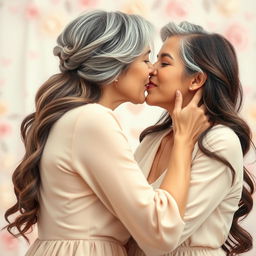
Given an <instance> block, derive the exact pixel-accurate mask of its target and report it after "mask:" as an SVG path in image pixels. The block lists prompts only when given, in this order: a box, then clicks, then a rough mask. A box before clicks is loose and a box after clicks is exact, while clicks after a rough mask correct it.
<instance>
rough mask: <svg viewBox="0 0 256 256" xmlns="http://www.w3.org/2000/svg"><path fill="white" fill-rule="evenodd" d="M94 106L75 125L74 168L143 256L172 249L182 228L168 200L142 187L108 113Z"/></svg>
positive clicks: (161, 193)
mask: <svg viewBox="0 0 256 256" xmlns="http://www.w3.org/2000/svg"><path fill="white" fill-rule="evenodd" d="M96 106H97V105H94V104H92V106H87V107H86V108H85V109H84V110H83V112H82V113H81V114H80V115H79V118H78V119H77V121H76V126H75V131H74V136H73V143H72V152H73V156H72V162H73V167H74V169H75V170H76V171H77V172H78V173H79V174H80V176H81V177H82V178H83V179H84V180H85V181H86V182H87V183H88V185H89V186H90V187H91V188H92V189H93V191H94V192H95V194H96V195H97V196H98V198H99V199H100V200H101V201H102V203H103V204H104V205H105V206H106V208H107V209H108V210H109V211H110V212H111V213H112V214H114V215H115V216H117V218H119V219H120V221H121V222H122V223H123V224H124V226H125V227H126V228H127V230H128V231H129V232H130V234H131V235H132V236H133V237H134V239H135V240H136V241H137V243H138V244H139V246H140V247H141V248H142V249H143V250H144V251H145V252H146V253H148V255H154V256H156V255H161V254H163V253H165V252H168V251H170V250H172V249H173V248H175V247H176V246H177V244H178V241H179V240H180V236H181V234H182V231H183V228H184V222H183V220H182V218H181V217H180V214H179V210H178V206H177V204H176V202H175V200H174V198H173V197H172V196H171V195H170V194H169V193H168V192H167V191H165V190H161V189H156V190H154V189H153V188H152V187H151V186H150V185H149V184H148V182H147V180H146V178H145V177H144V175H143V173H142V171H141V170H140V169H139V167H138V165H137V163H136V161H135V160H134V157H133V153H132V151H131V149H130V147H129V144H128V141H127V138H126V137H125V135H124V133H123V131H122V129H121V127H120V125H119V123H118V121H117V119H116V118H115V116H114V113H113V111H111V110H108V109H107V108H104V107H102V106H101V107H100V106H97V107H96Z"/></svg>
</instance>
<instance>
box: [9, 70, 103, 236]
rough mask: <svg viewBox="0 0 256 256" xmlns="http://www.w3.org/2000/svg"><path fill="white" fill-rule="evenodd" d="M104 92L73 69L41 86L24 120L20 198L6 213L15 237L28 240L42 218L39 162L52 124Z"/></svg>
mask: <svg viewBox="0 0 256 256" xmlns="http://www.w3.org/2000/svg"><path fill="white" fill-rule="evenodd" d="M73 85H76V86H73ZM100 95H101V91H100V88H99V87H98V86H97V85H95V84H91V83H88V82H85V80H84V79H82V78H79V77H78V76H77V75H76V74H74V72H72V71H70V72H65V73H60V74H56V75H54V76H52V77H51V78H49V79H48V80H47V81H46V82H45V83H44V84H43V85H42V86H41V88H39V90H38V92H37V94H36V100H35V101H36V110H35V112H34V113H32V114H30V115H28V116H27V117H26V118H25V119H24V120H23V122H22V124H21V135H22V139H23V142H24V145H25V148H26V152H25V155H24V157H23V159H22V161H21V163H20V164H19V165H18V166H17V168H16V169H15V171H14V173H13V176H12V181H13V184H14V192H15V195H16V199H17V202H16V203H15V204H14V205H13V206H12V207H11V208H9V209H8V210H7V211H6V213H5V219H6V220H7V221H8V223H9V224H8V225H7V226H6V228H7V230H8V231H9V232H10V233H11V234H12V235H14V236H15V237H17V236H20V235H21V236H23V237H24V238H25V239H26V240H27V241H28V238H27V236H26V235H25V234H26V233H28V232H29V231H30V230H31V227H32V226H33V225H34V224H35V223H37V220H38V212H39V208H40V205H39V187H40V171H39V162H40V159H41V156H42V153H43V149H44V146H45V143H46V140H47V137H48V134H49V132H50V129H51V127H52V125H53V124H54V123H55V122H56V120H58V119H59V118H60V117H61V116H62V115H63V114H65V113H66V112H67V111H69V110H71V109H73V108H76V107H78V106H81V105H84V104H87V103H89V102H95V101H97V100H98V99H99V97H100ZM15 213H20V215H18V216H17V217H16V218H15V220H14V221H10V220H9V216H11V215H13V214H15ZM13 228H17V230H18V232H17V233H14V232H13Z"/></svg>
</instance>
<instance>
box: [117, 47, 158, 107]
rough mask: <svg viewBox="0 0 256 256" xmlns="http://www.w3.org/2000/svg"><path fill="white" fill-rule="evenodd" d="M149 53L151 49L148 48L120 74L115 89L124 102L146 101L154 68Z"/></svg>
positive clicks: (136, 102)
mask: <svg viewBox="0 0 256 256" xmlns="http://www.w3.org/2000/svg"><path fill="white" fill-rule="evenodd" d="M149 53H150V50H149V49H147V50H146V51H145V52H144V53H143V54H141V55H140V56H139V57H137V58H136V59H135V61H134V62H133V63H131V64H130V66H129V68H128V69H127V70H125V71H123V73H122V74H121V75H120V76H119V78H118V82H117V83H116V87H115V90H116V93H117V94H118V95H119V98H121V101H122V102H127V101H129V102H132V103H135V104H138V103H143V102H144V101H145V91H146V85H147V84H148V82H149V74H150V73H151V72H152V70H153V65H152V64H151V63H150V62H149Z"/></svg>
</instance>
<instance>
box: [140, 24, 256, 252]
mask: <svg viewBox="0 0 256 256" xmlns="http://www.w3.org/2000/svg"><path fill="white" fill-rule="evenodd" d="M173 35H180V36H181V49H180V55H181V58H182V60H183V63H184V65H185V71H184V72H185V74H193V73H195V72H204V73H205V74H207V80H206V82H205V84H204V87H203V96H202V103H203V104H204V105H205V106H206V108H207V112H208V115H209V118H210V120H211V121H212V123H213V124H222V125H225V126H228V127H230V128H231V129H232V130H233V131H234V132H235V133H236V135H237V136H238V138H239V140H240V143H241V146H242V151H243V155H245V154H246V153H247V152H248V151H249V149H250V146H252V148H253V149H254V150H255V146H254V144H253V142H252V134H251V131H250V128H249V126H248V125H247V124H246V122H245V121H244V120H243V119H242V118H241V117H240V116H239V114H238V113H239V110H240V108H241V105H242V99H243V91H242V87H241V83H240V81H239V76H238V74H239V70H238V62H237V57H236V53H235V50H234V48H233V46H232V45H231V44H230V42H229V41H228V40H226V39H225V38H224V37H222V36H221V35H219V34H208V33H206V32H205V31H204V30H203V29H202V28H201V27H199V26H196V25H193V24H191V23H188V22H183V23H181V24H180V25H179V26H178V25H176V24H174V23H170V24H167V25H166V26H165V27H164V28H163V29H162V38H163V40H165V39H166V38H168V37H170V36H173ZM199 70H200V71H199ZM171 126H172V120H171V117H170V115H169V113H168V112H165V113H164V114H163V115H162V117H161V118H160V119H159V121H158V122H157V123H156V124H155V125H153V126H150V127H148V128H146V129H145V130H144V131H143V132H142V133H141V135H140V141H142V140H143V138H144V137H145V136H147V135H148V134H151V133H154V132H159V131H163V130H165V129H168V128H170V127H171ZM210 129H211V128H209V129H207V130H206V131H205V132H203V133H202V134H201V135H200V137H199V139H198V145H199V148H200V150H201V151H202V152H203V153H204V154H205V155H207V156H209V157H211V158H214V159H216V160H218V161H220V162H222V163H223V164H225V165H227V166H228V167H229V168H230V170H231V172H232V175H233V180H234V175H235V170H234V168H233V167H232V165H231V164H230V163H229V162H228V161H227V160H226V159H224V158H222V157H220V156H219V155H218V154H217V153H215V152H211V151H210V150H208V149H206V148H205V147H204V145H203V140H204V137H205V136H206V134H207V133H208V132H209V130H210ZM254 190H255V180H254V178H253V177H252V175H251V174H250V173H249V171H248V170H247V169H246V167H244V185H243V190H242V196H241V199H240V201H239V208H238V210H237V211H236V212H235V214H234V217H233V222H232V226H231V229H230V232H229V235H228V238H227V240H226V242H225V243H224V244H223V245H222V248H223V249H224V250H225V252H226V254H227V255H228V256H233V255H238V254H240V253H243V252H247V251H249V250H250V249H251V248H252V236H251V235H250V234H249V233H248V232H247V231H246V230H245V229H244V228H242V227H241V226H240V224H239V222H240V221H241V220H243V219H244V218H245V217H246V216H247V215H248V214H249V212H250V211H251V209H252V207H253V198H252V194H253V193H254Z"/></svg>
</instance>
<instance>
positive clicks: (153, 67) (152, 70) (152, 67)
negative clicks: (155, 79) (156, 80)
mask: <svg viewBox="0 0 256 256" xmlns="http://www.w3.org/2000/svg"><path fill="white" fill-rule="evenodd" d="M149 75H150V76H154V75H156V67H155V65H154V64H152V63H150V67H149Z"/></svg>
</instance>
